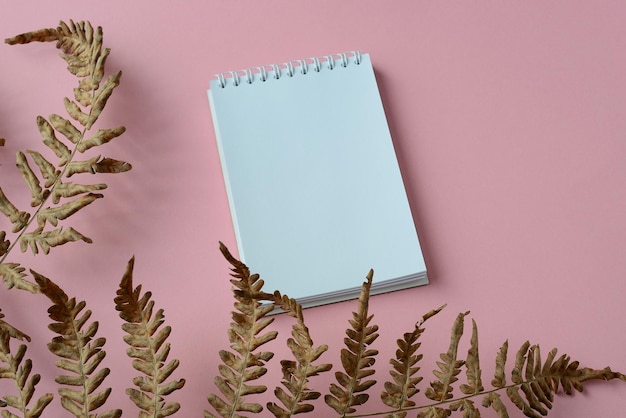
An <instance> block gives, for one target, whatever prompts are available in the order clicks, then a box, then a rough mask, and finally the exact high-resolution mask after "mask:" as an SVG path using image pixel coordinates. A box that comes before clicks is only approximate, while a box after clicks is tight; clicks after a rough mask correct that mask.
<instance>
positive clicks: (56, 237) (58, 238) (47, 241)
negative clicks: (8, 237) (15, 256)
mask: <svg viewBox="0 0 626 418" xmlns="http://www.w3.org/2000/svg"><path fill="white" fill-rule="evenodd" d="M76 241H83V242H86V243H87V244H91V243H92V242H93V241H92V240H91V239H90V238H88V237H86V236H84V235H83V234H81V233H80V232H78V231H77V230H75V229H74V228H71V227H70V228H66V229H63V228H62V227H61V228H58V229H54V230H52V231H45V232H41V230H36V231H34V232H28V233H25V234H23V235H22V236H21V237H20V246H21V249H22V252H23V251H26V250H27V249H28V247H30V248H31V250H32V251H33V254H38V253H39V249H41V251H43V253H44V254H48V253H49V252H50V249H51V248H52V247H57V246H59V245H63V244H67V243H68V242H76Z"/></svg>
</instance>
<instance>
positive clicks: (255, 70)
mask: <svg viewBox="0 0 626 418" xmlns="http://www.w3.org/2000/svg"><path fill="white" fill-rule="evenodd" d="M351 59H352V62H354V64H356V65H359V64H361V53H360V52H359V51H349V52H342V53H340V54H330V55H325V56H320V57H312V58H304V59H300V60H294V61H287V62H284V63H282V64H269V65H263V66H260V67H252V68H247V69H245V70H238V71H227V72H223V73H220V74H216V75H215V76H216V77H217V81H218V83H217V84H218V86H220V87H221V88H224V87H226V86H227V85H228V81H227V80H229V79H230V80H231V81H232V85H233V86H239V85H240V84H241V82H242V80H243V81H244V82H245V83H247V84H252V83H253V82H254V81H256V80H259V81H267V79H268V78H270V77H272V78H275V79H280V78H281V77H282V76H283V75H286V76H288V77H293V76H294V75H295V73H296V71H300V73H301V74H307V73H308V72H309V70H310V69H312V70H313V71H315V72H320V71H322V69H323V68H327V69H329V70H332V69H334V68H335V67H336V66H337V65H340V66H341V67H347V66H348V65H349V64H350V61H351Z"/></svg>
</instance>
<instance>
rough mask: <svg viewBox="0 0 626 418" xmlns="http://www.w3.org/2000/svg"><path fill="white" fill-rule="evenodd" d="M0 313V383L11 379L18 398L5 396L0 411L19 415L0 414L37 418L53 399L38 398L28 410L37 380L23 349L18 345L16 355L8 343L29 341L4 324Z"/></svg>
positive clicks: (22, 334) (37, 377)
mask: <svg viewBox="0 0 626 418" xmlns="http://www.w3.org/2000/svg"><path fill="white" fill-rule="evenodd" d="M2 318H4V314H3V313H2V312H0V379H7V378H8V379H12V380H13V382H14V383H15V387H16V390H17V396H14V395H5V396H3V398H2V401H0V407H10V408H13V409H14V410H15V412H19V414H20V415H17V414H15V413H13V412H11V411H9V410H8V409H7V410H3V411H2V417H3V418H38V417H40V416H41V414H42V413H43V411H44V409H45V408H46V406H48V404H50V402H51V401H52V399H53V395H52V394H51V393H46V394H44V395H43V396H41V397H40V398H38V399H37V400H36V401H35V402H34V405H32V406H30V405H29V404H30V403H31V400H32V398H33V396H34V394H35V386H36V385H37V384H38V383H39V380H40V376H39V375H38V374H34V375H32V376H31V372H32V367H33V364H32V361H31V360H30V359H28V358H25V355H26V349H27V348H26V345H25V344H20V345H19V346H18V348H17V351H16V352H15V354H13V353H12V352H11V340H20V341H24V340H26V341H29V342H30V337H28V335H26V334H24V333H23V332H21V331H20V330H18V329H16V328H15V327H13V326H12V325H10V324H8V323H6V322H5V321H4V320H3V319H2Z"/></svg>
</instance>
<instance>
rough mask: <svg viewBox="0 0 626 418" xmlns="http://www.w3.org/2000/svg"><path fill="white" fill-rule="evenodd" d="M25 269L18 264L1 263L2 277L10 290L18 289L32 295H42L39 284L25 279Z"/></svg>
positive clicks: (0, 275) (0, 274) (0, 272)
mask: <svg viewBox="0 0 626 418" xmlns="http://www.w3.org/2000/svg"><path fill="white" fill-rule="evenodd" d="M24 271H25V269H24V267H22V266H21V265H19V264H17V263H0V277H2V281H4V283H6V285H7V287H8V288H9V289H12V288H16V289H21V290H26V291H28V292H30V293H41V292H40V290H39V286H37V284H35V283H32V282H29V281H28V280H26V279H24V277H26V273H24Z"/></svg>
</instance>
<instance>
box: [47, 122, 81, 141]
mask: <svg viewBox="0 0 626 418" xmlns="http://www.w3.org/2000/svg"><path fill="white" fill-rule="evenodd" d="M49 119H50V123H51V124H52V127H53V128H54V129H55V130H56V131H57V132H59V133H60V134H61V135H63V136H64V137H65V138H67V139H68V140H70V142H72V143H73V144H75V145H76V144H78V143H79V142H80V141H81V140H82V139H83V133H82V132H81V131H80V130H79V129H78V128H77V127H75V126H74V124H72V122H70V120H68V119H66V118H64V117H63V116H60V115H57V114H52V115H50V116H49Z"/></svg>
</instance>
